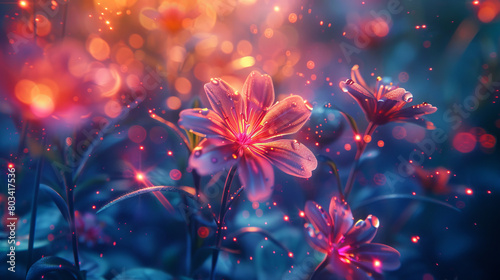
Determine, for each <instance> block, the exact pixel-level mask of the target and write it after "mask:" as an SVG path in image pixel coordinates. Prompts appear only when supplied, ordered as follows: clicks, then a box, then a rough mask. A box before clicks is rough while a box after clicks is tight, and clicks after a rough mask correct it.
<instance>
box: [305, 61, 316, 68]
mask: <svg viewBox="0 0 500 280" xmlns="http://www.w3.org/2000/svg"><path fill="white" fill-rule="evenodd" d="M306 66H307V68H309V69H314V66H315V64H314V61H312V60H309V61H308V62H307V64H306Z"/></svg>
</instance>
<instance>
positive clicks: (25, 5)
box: [19, 1, 28, 8]
mask: <svg viewBox="0 0 500 280" xmlns="http://www.w3.org/2000/svg"><path fill="white" fill-rule="evenodd" d="M19 7H21V8H27V7H28V2H26V1H19Z"/></svg>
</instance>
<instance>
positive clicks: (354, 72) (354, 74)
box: [351, 64, 369, 91]
mask: <svg viewBox="0 0 500 280" xmlns="http://www.w3.org/2000/svg"><path fill="white" fill-rule="evenodd" d="M351 79H352V80H353V81H354V82H356V83H357V84H359V85H361V86H362V87H364V88H365V89H366V90H367V91H369V87H368V85H367V84H366V82H365V80H364V79H363V76H361V73H359V65H357V64H356V65H354V66H353V67H352V68H351Z"/></svg>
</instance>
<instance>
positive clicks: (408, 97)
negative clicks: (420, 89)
mask: <svg viewBox="0 0 500 280" xmlns="http://www.w3.org/2000/svg"><path fill="white" fill-rule="evenodd" d="M403 101H404V102H412V101H413V94H411V93H410V92H409V91H407V92H405V94H404V95H403Z"/></svg>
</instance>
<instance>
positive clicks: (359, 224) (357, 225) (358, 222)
mask: <svg viewBox="0 0 500 280" xmlns="http://www.w3.org/2000/svg"><path fill="white" fill-rule="evenodd" d="M365 224H366V223H365V221H363V220H359V221H357V222H356V224H355V225H354V226H355V227H363V226H365Z"/></svg>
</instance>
